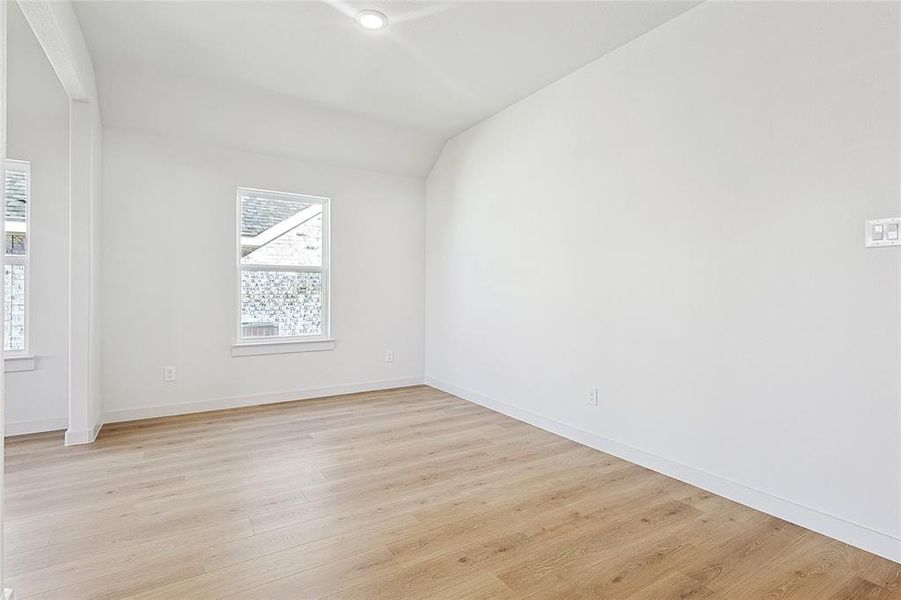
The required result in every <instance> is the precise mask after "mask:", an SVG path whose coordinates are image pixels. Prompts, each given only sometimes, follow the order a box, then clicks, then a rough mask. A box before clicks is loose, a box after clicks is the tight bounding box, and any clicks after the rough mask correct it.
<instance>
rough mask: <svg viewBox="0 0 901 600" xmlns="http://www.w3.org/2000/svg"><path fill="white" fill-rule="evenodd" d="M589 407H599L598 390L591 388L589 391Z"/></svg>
mask: <svg viewBox="0 0 901 600" xmlns="http://www.w3.org/2000/svg"><path fill="white" fill-rule="evenodd" d="M587 401H588V406H597V405H598V388H591V389H590V390H588V398H587Z"/></svg>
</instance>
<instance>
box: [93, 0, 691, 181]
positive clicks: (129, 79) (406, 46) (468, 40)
mask: <svg viewBox="0 0 901 600" xmlns="http://www.w3.org/2000/svg"><path fill="white" fill-rule="evenodd" d="M695 4H697V2H696V1H694V0H689V1H686V2H683V1H678V0H665V1H656V2H653V1H626V2H600V1H575V2H569V1H531V2H525V1H521V2H511V1H502V2H489V1H484V2H482V1H478V2H477V1H469V2H430V1H416V2H410V1H396V2H395V1H392V2H385V1H373V2H347V3H343V2H324V1H321V0H312V1H294V2H284V1H281V2H269V1H257V2H193V1H178V2H166V1H142V2H136V1H129V2H109V1H95V0H78V1H77V2H76V3H75V9H76V13H77V15H78V18H79V21H80V22H81V25H82V28H83V30H84V34H85V38H86V40H87V42H88V47H89V48H90V50H91V54H92V56H93V59H94V63H95V68H96V70H97V74H98V81H99V88H100V95H101V106H102V109H103V111H104V122H105V123H106V122H107V121H109V120H110V116H112V120H113V121H116V122H119V121H124V122H123V123H122V125H123V126H124V125H125V124H128V123H127V122H128V121H129V117H130V115H128V114H126V113H127V112H129V111H131V112H139V111H136V110H135V109H134V104H133V101H134V100H135V98H134V97H133V96H134V94H132V93H131V92H130V88H134V86H135V79H136V78H137V76H138V74H140V76H141V78H142V79H143V80H147V79H150V78H155V79H157V80H158V82H159V83H160V84H161V85H166V84H165V83H164V81H171V82H174V83H171V88H172V96H173V97H177V96H178V95H179V94H180V93H181V89H182V87H183V86H184V85H188V86H191V85H194V86H195V87H196V86H197V85H201V83H202V82H208V83H209V84H210V86H211V87H213V88H216V89H217V90H218V91H219V93H220V94H221V93H223V92H224V93H227V92H225V90H227V89H238V88H240V89H241V92H240V93H241V94H243V95H251V96H252V95H259V96H261V97H262V95H267V96H268V97H269V98H270V99H269V101H270V102H276V101H277V102H281V103H285V102H295V103H296V105H297V107H298V110H306V111H313V113H317V111H318V113H317V114H318V116H322V113H323V111H325V112H327V113H328V114H329V115H331V116H336V118H337V116H338V115H347V116H348V117H358V118H359V117H362V118H365V119H366V120H368V121H370V122H371V124H372V127H381V128H389V129H394V130H397V129H403V130H406V131H407V134H406V135H409V136H413V137H414V138H416V140H417V143H416V144H415V145H416V146H417V148H416V150H415V151H416V152H417V153H419V154H422V153H423V152H433V150H434V149H432V150H427V149H426V148H425V147H426V146H429V147H431V146H437V148H440V145H441V144H442V143H443V142H444V140H446V139H447V138H448V137H450V136H452V135H454V134H456V133H459V132H460V131H462V130H464V129H466V128H468V127H470V126H471V125H473V124H475V123H477V122H479V121H480V120H482V119H485V118H486V117H488V116H490V115H492V114H494V113H496V112H498V111H499V110H501V109H503V108H504V107H506V106H509V105H510V104H512V103H514V102H516V101H517V100H520V99H522V98H524V97H525V96H527V95H529V94H531V93H533V92H535V91H537V90H538V89H540V88H542V87H544V86H546V85H547V84H549V83H551V82H553V81H555V80H557V79H559V78H561V77H563V76H564V75H566V74H568V73H570V72H572V71H574V70H576V69H577V68H579V67H581V66H583V65H585V64H587V63H589V62H591V61H593V60H595V59H597V58H598V57H600V56H602V55H604V54H606V53H607V52H610V51H612V50H614V49H615V48H617V47H619V46H621V45H623V44H624V43H626V42H628V41H630V40H632V39H635V38H636V37H638V36H640V35H642V34H644V33H646V32H647V31H649V30H651V29H653V28H654V27H657V26H658V25H660V24H662V23H664V22H666V21H668V20H669V19H671V18H673V17H674V16H676V15H678V14H680V13H682V12H684V11H686V10H688V9H689V8H691V7H692V6H694V5H695ZM360 8H377V9H379V10H381V11H382V12H384V13H385V14H387V15H388V17H389V19H390V21H391V25H390V26H389V27H388V28H387V29H384V30H381V31H377V32H369V31H366V30H363V29H361V28H360V27H359V26H357V25H356V24H355V23H354V21H353V14H354V13H355V12H356V11H357V10H359V9H360ZM126 88H129V89H126ZM221 97H222V96H221V95H220V96H219V98H221ZM126 101H127V102H129V103H132V104H128V105H124V106H114V104H117V103H119V104H121V103H122V102H126ZM146 101H147V100H146V98H145V99H144V102H145V103H146ZM201 104H203V103H202V102H201ZM143 108H144V109H147V108H148V107H146V106H145V107H143ZM151 112H152V111H151ZM108 113H109V114H108ZM139 118H141V119H145V120H146V119H147V118H148V116H147V115H143V116H140V117H139ZM317 118H318V117H317ZM188 121H190V119H188ZM420 138H421V139H420ZM376 145H378V144H377V143H376ZM434 158H435V157H434V156H431V157H423V158H422V160H421V161H419V162H420V163H421V164H419V165H413V164H412V163H415V162H417V161H416V160H413V161H408V162H411V164H410V165H406V166H405V167H403V169H400V170H401V171H406V170H408V168H412V169H413V170H414V171H422V170H423V169H425V171H427V170H428V167H429V166H430V165H431V161H432V160H433V159H434ZM365 166H372V165H365ZM388 170H391V169H390V168H389V169H388ZM395 170H397V169H395Z"/></svg>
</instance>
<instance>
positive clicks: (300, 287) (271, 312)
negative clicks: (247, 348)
mask: <svg viewBox="0 0 901 600" xmlns="http://www.w3.org/2000/svg"><path fill="white" fill-rule="evenodd" d="M328 208H329V204H328V199H327V198H320V197H317V196H304V195H301V194H287V193H282V192H267V191H263V190H254V189H247V188H238V282H237V287H238V342H239V343H241V342H261V341H314V340H325V339H327V338H328V333H329V322H328V288H329V286H328V261H329V259H328V247H329V239H328V231H329V226H328Z"/></svg>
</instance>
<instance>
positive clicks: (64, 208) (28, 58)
mask: <svg viewBox="0 0 901 600" xmlns="http://www.w3.org/2000/svg"><path fill="white" fill-rule="evenodd" d="M8 22H9V58H8V74H7V76H8V79H7V85H8V99H9V112H8V113H7V122H8V131H7V145H8V154H9V156H10V158H17V159H21V160H28V161H30V162H31V200H32V205H31V234H30V244H31V248H30V252H31V265H30V273H29V284H30V286H31V297H30V300H31V306H30V311H29V319H30V323H29V325H30V337H31V349H30V350H31V353H32V354H34V355H35V356H36V357H37V358H36V362H35V364H36V368H35V370H34V371H22V372H15V373H7V375H6V409H7V413H6V420H7V422H6V434H7V435H14V434H19V433H30V432H33V431H46V430H50V429H63V428H65V427H66V424H67V420H68V417H67V415H68V400H67V398H68V380H67V369H68V365H67V340H68V336H67V322H68V315H67V302H66V300H67V299H66V294H65V289H66V286H67V274H66V273H67V266H68V265H67V260H68V259H67V257H68V248H67V245H68V227H69V226H68V215H69V193H68V187H67V186H68V169H69V164H68V159H69V99H68V96H67V95H66V93H65V91H64V90H63V88H62V86H61V85H60V82H59V79H58V78H57V76H56V74H55V73H54V71H53V69H52V68H51V66H50V63H49V62H48V61H47V57H46V56H45V54H44V51H43V50H42V49H41V46H40V44H38V41H37V39H36V38H35V37H34V34H33V32H32V31H31V27H30V26H29V25H28V23H27V22H26V20H25V18H24V17H23V16H22V13H21V12H20V10H19V7H18V5H17V4H16V3H11V4H10V5H9V13H8Z"/></svg>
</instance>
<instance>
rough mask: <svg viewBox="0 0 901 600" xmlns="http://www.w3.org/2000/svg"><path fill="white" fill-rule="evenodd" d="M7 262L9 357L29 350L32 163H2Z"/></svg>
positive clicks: (6, 341)
mask: <svg viewBox="0 0 901 600" xmlns="http://www.w3.org/2000/svg"><path fill="white" fill-rule="evenodd" d="M5 165H6V210H5V212H4V217H5V219H4V221H5V222H4V225H5V229H4V231H5V234H6V240H5V244H6V262H5V264H4V267H3V271H4V272H3V279H4V281H3V294H4V296H3V302H4V309H5V312H4V313H3V319H4V322H3V348H4V350H5V351H6V353H7V354H9V355H17V354H25V353H26V352H27V351H28V255H29V254H30V249H29V240H28V232H29V213H30V206H31V164H30V163H28V162H25V161H21V160H9V159H7V160H6V161H5Z"/></svg>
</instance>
